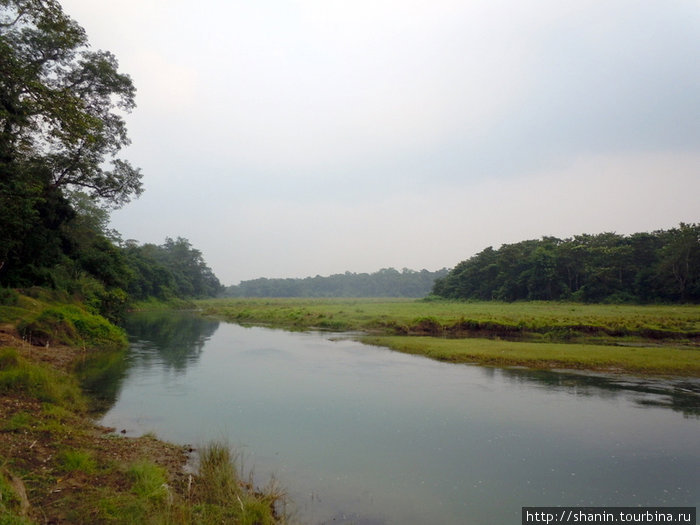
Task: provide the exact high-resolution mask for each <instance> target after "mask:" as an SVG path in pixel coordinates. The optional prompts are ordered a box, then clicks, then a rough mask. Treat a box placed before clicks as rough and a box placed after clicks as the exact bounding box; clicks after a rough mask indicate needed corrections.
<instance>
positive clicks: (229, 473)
mask: <svg viewBox="0 0 700 525" xmlns="http://www.w3.org/2000/svg"><path fill="white" fill-rule="evenodd" d="M250 486H251V485H250V484H246V483H243V482H242V481H241V479H240V478H239V474H238V471H237V469H236V466H235V458H234V457H233V456H232V455H231V451H230V449H229V448H228V447H227V446H225V445H223V444H222V443H216V442H215V443H210V444H209V445H207V446H206V447H204V448H203V449H202V450H201V451H200V457H199V479H198V483H197V486H196V488H195V499H196V500H198V501H200V502H201V503H198V504H196V505H195V506H194V507H193V512H194V516H193V517H195V518H196V520H195V521H196V522H198V523H200V522H201V523H221V522H228V521H229V520H234V521H232V522H234V523H240V524H241V525H254V524H256V525H272V524H274V523H277V518H276V516H275V513H274V509H275V503H276V502H277V501H279V500H281V499H282V498H283V497H284V495H283V494H282V493H280V492H278V491H275V490H274V489H273V488H272V487H270V488H269V489H268V490H267V491H265V492H251V491H250V490H249V489H250ZM222 520H223V521H222Z"/></svg>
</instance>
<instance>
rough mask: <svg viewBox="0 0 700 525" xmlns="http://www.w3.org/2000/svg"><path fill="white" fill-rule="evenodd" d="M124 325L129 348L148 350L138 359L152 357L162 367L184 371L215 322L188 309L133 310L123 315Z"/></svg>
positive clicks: (212, 332) (214, 326) (213, 329)
mask: <svg viewBox="0 0 700 525" xmlns="http://www.w3.org/2000/svg"><path fill="white" fill-rule="evenodd" d="M125 328H126V331H127V333H128V334H129V339H130V340H131V341H132V347H133V346H137V347H142V348H144V349H148V350H149V351H147V352H142V353H140V354H139V358H140V359H141V360H142V361H145V362H150V361H152V360H153V359H154V358H155V359H157V360H158V363H159V366H162V367H164V368H165V369H172V370H174V371H176V372H184V370H185V369H186V368H187V367H188V366H189V365H191V364H193V363H195V362H196V361H197V360H198V359H199V358H200V355H201V353H202V350H203V348H204V345H205V344H206V342H207V341H208V340H209V338H210V337H211V336H212V335H214V333H215V332H216V330H217V329H218V328H219V322H218V321H215V320H212V319H206V318H204V317H200V316H197V315H195V314H194V313H192V312H172V311H165V312H137V313H133V314H131V315H130V316H129V317H128V318H127V320H126V325H125ZM153 350H155V352H153Z"/></svg>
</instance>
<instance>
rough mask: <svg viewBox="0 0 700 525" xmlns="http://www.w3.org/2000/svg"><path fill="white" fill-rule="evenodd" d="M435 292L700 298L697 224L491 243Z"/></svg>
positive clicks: (511, 297)
mask: <svg viewBox="0 0 700 525" xmlns="http://www.w3.org/2000/svg"><path fill="white" fill-rule="evenodd" d="M433 293H434V294H435V295H438V296H441V297H446V298H451V299H478V300H491V299H496V300H501V301H517V300H580V301H589V302H597V301H607V302H623V301H626V302H652V301H663V302H699V301H700V224H684V223H681V224H680V225H679V226H678V228H672V229H670V230H659V231H655V232H653V233H635V234H633V235H630V236H623V235H617V234H615V233H601V234H598V235H588V234H583V235H577V236H575V237H573V238H570V239H557V238H556V237H543V238H542V239H540V240H528V241H522V242H519V243H516V244H504V245H503V246H501V247H500V248H499V249H498V250H494V249H493V248H491V247H489V248H486V249H485V250H483V251H481V252H480V253H478V254H476V255H474V256H473V257H471V258H469V259H467V260H465V261H462V262H460V263H459V264H458V265H457V266H455V267H454V268H453V269H452V270H451V271H450V273H449V274H448V275H447V276H445V277H443V278H441V279H438V280H437V281H436V282H435V286H434V287H433Z"/></svg>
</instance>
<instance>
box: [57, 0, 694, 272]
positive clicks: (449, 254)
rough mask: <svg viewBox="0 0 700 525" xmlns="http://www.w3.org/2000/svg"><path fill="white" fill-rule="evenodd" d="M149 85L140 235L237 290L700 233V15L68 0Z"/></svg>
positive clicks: (410, 4)
mask: <svg viewBox="0 0 700 525" xmlns="http://www.w3.org/2000/svg"><path fill="white" fill-rule="evenodd" d="M62 5H63V6H64V9H65V11H66V12H67V13H68V14H69V15H71V16H72V17H73V18H74V19H76V20H77V21H78V22H79V23H80V24H81V25H82V26H83V27H85V29H86V30H87V32H88V37H89V39H90V41H91V43H92V45H93V47H94V48H97V49H106V50H109V51H112V52H113V53H114V54H115V55H116V56H117V58H118V60H119V62H120V69H121V70H122V71H123V72H125V73H129V74H130V75H131V76H132V78H133V80H134V83H135V84H136V87H137V90H138V94H137V99H136V101H137V104H138V107H137V108H136V110H135V111H134V112H133V113H132V114H131V115H129V117H128V119H127V123H128V126H129V133H130V137H131V139H132V141H133V144H132V146H131V147H130V148H128V149H127V150H125V151H124V152H123V156H124V157H125V158H128V159H129V160H130V161H131V162H132V163H133V164H134V165H136V166H140V167H141V168H142V170H143V172H144V183H145V189H146V192H145V193H144V194H143V195H142V196H141V198H140V199H138V200H136V201H134V202H132V203H131V204H129V205H127V206H125V207H124V208H123V209H121V210H118V211H116V212H114V213H113V214H112V226H113V227H114V228H116V229H117V230H119V231H120V232H121V233H122V235H123V237H124V238H125V239H129V238H133V239H137V240H139V241H141V242H155V243H158V244H160V243H162V242H163V240H164V238H165V237H166V236H170V237H176V236H182V237H186V238H188V239H189V240H190V242H191V243H192V244H193V246H194V247H196V248H198V249H200V250H201V251H202V252H203V254H204V257H205V259H206V260H207V262H208V263H209V265H210V266H211V267H212V269H213V270H214V272H215V273H216V274H217V275H218V276H219V278H220V279H221V280H222V282H223V283H224V284H237V283H238V282H239V281H240V280H246V279H252V278H256V277H305V276H308V275H316V274H321V275H328V274H331V273H340V272H344V271H346V270H348V271H353V272H372V271H376V270H378V269H380V268H383V267H389V266H393V267H395V268H398V269H401V268H403V267H408V268H413V269H422V268H427V269H430V270H436V269H439V268H442V267H452V266H454V265H455V264H457V263H458V262H459V261H461V260H463V259H466V258H468V257H470V256H472V255H474V254H475V253H477V252H479V251H481V250H482V249H484V248H485V247H487V246H494V247H497V246H499V245H500V244H502V243H510V242H517V241H521V240H525V239H532V238H539V237H541V236H543V235H553V236H558V237H570V236H572V235H576V234H579V233H599V232H604V231H614V232H617V233H621V234H628V233H633V232H637V231H652V230H656V229H667V228H671V227H674V226H677V225H678V223H679V222H681V221H683V222H698V221H700V52H699V50H700V3H698V2H697V0H687V1H683V0H678V1H676V0H667V1H658V0H605V1H586V0H576V1H573V0H572V1H568V0H539V1H529V2H524V1H521V0H483V1H482V0H461V1H457V0H430V1H427V0H426V1H421V0H418V1H412V0H401V1H399V0H369V1H367V0H352V1H334V0H308V1H303V0H300V1H281V0H275V1H273V0H256V1H246V2H243V1H224V0H200V1H199V2H197V3H192V2H191V1H188V2H185V1H182V0H120V1H119V2H115V1H106V0H62Z"/></svg>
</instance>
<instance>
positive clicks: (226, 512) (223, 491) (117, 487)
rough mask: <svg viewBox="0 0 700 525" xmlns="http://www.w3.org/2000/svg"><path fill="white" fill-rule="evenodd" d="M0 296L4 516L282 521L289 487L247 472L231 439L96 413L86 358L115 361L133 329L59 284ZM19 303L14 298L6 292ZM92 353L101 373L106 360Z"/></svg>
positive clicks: (0, 519) (0, 506) (0, 494)
mask: <svg viewBox="0 0 700 525" xmlns="http://www.w3.org/2000/svg"><path fill="white" fill-rule="evenodd" d="M5 295H6V296H5V298H4V299H3V301H2V302H3V303H4V304H0V523H2V524H33V523H85V524H88V523H90V524H93V523H158V524H161V523H170V524H185V523H203V524H207V523H240V524H254V523H255V524H273V523H280V522H281V521H283V520H282V518H280V517H278V516H276V515H275V512H274V508H275V504H276V502H277V501H278V500H279V499H280V498H281V497H282V496H283V495H282V493H281V492H280V491H279V490H276V489H275V488H274V487H270V488H268V489H267V490H264V491H260V490H256V489H254V488H253V486H252V485H251V483H250V482H249V481H247V480H244V479H242V478H241V476H240V474H239V472H238V470H237V469H236V465H235V461H234V459H235V458H234V457H233V456H232V455H231V453H230V451H229V449H228V448H227V447H225V446H223V445H217V444H213V445H209V446H207V447H204V448H203V449H202V450H200V451H199V458H200V467H199V471H198V472H197V473H193V474H191V475H190V474H188V473H186V472H185V469H184V466H185V463H186V462H187V461H188V450H186V449H185V448H184V447H182V446H176V445H173V444H169V443H166V442H163V441H160V440H158V439H157V438H155V437H154V436H152V435H150V436H149V435H147V436H143V437H141V438H127V437H122V436H118V435H115V434H114V432H113V431H114V429H107V428H103V427H100V426H98V425H95V424H94V423H93V419H92V418H93V415H94V414H93V413H91V412H90V407H91V406H92V405H93V403H91V401H90V400H89V399H88V398H87V397H86V395H85V393H84V392H83V390H82V388H81V382H80V381H79V380H78V376H77V373H76V368H77V364H78V363H80V362H83V363H84V362H85V361H86V356H88V357H89V356H95V357H97V358H98V359H96V360H95V361H94V363H100V362H104V363H105V364H104V366H106V367H109V366H113V363H112V361H113V359H112V358H111V357H110V356H114V355H118V353H119V349H120V348H123V347H124V345H125V344H126V339H125V336H124V333H123V331H121V330H120V329H118V328H116V327H114V326H113V325H111V324H109V323H107V322H106V321H105V320H104V319H102V318H101V317H99V316H96V315H94V314H92V313H90V312H89V311H87V310H85V309H84V308H83V307H81V305H79V304H65V303H62V302H61V301H60V300H56V298H55V297H53V298H52V297H51V294H49V293H45V292H41V293H40V292H36V293H34V295H35V296H34V297H29V296H26V295H19V294H14V295H13V294H5ZM8 303H9V304H8ZM94 363H93V364H92V365H91V366H92V369H91V371H90V374H91V376H90V377H91V378H92V379H94V378H95V377H99V374H100V371H99V370H95V369H94V368H95V366H98V367H99V366H100V365H95V364H94Z"/></svg>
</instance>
